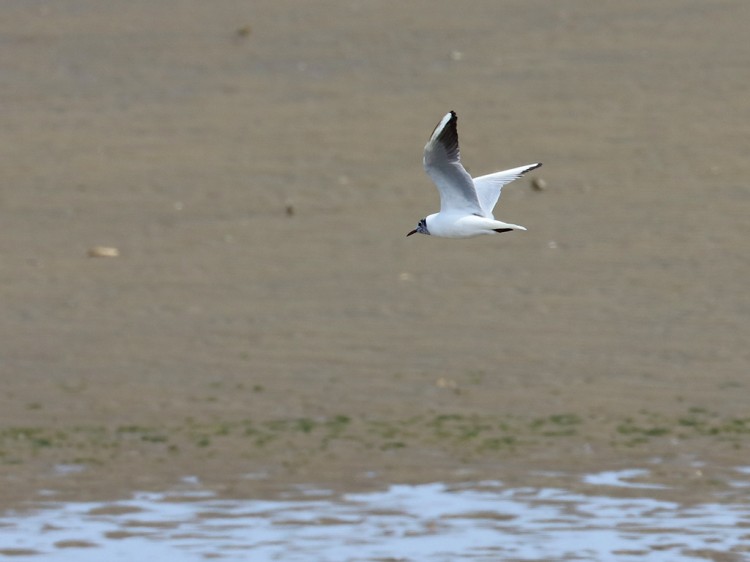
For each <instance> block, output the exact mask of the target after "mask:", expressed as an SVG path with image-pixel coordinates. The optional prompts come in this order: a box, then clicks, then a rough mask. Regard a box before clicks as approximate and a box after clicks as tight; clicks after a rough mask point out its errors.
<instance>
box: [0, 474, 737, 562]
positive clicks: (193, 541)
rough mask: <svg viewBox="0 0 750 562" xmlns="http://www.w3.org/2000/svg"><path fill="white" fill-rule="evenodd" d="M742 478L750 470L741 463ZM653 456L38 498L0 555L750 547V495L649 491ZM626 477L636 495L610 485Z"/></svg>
mask: <svg viewBox="0 0 750 562" xmlns="http://www.w3.org/2000/svg"><path fill="white" fill-rule="evenodd" d="M736 474H737V480H736V482H733V487H735V489H741V488H743V487H746V486H747V485H748V479H749V478H750V470H748V469H746V468H741V469H738V470H737V471H736ZM646 475H648V471H646V470H636V469H634V470H625V471H614V472H602V473H598V474H591V475H586V476H584V477H582V478H581V481H582V482H583V483H585V484H587V485H588V486H590V487H591V486H593V489H594V490H595V493H593V494H588V495H587V494H582V493H578V492H572V491H569V490H566V489H562V488H556V487H550V488H531V487H520V488H508V487H505V486H504V485H503V484H502V483H501V482H496V481H492V482H474V483H469V484H462V485H446V484H442V483H433V484H424V485H418V486H407V485H394V486H391V487H390V488H388V489H386V490H383V491H379V492H368V493H350V494H343V495H338V494H334V493H332V492H330V491H328V490H322V489H317V488H297V489H295V490H292V491H290V493H289V495H288V496H289V498H292V497H293V498H294V499H284V498H282V499H278V500H273V501H267V500H227V499H219V498H217V497H215V496H214V495H213V493H212V492H210V491H207V490H202V489H200V485H199V484H200V483H199V482H198V481H197V480H195V479H186V480H185V481H184V482H183V485H184V484H185V483H188V484H190V485H191V486H192V487H193V488H194V489H192V490H190V491H180V492H167V493H136V494H134V495H133V496H132V497H131V498H129V499H126V500H122V501H117V502H108V503H86V502H70V503H61V502H55V501H41V502H36V503H35V504H33V505H32V506H31V507H32V509H31V510H30V511H24V512H12V513H6V514H5V515H4V516H2V517H0V555H3V556H4V557H9V559H13V560H26V559H28V560H40V559H54V560H60V561H67V560H71V561H72V560H75V561H77V562H78V561H81V562H85V561H89V560H90V561H97V562H98V561H101V560H108V561H110V560H173V561H183V560H184V561H192V560H205V559H210V558H218V559H221V560H226V561H234V560H237V561H239V560H252V561H266V560H269V561H270V560H285V561H287V560H289V561H297V560H299V561H309V560H318V561H344V560H346V561H366V560H403V561H407V560H409V561H411V560H415V561H416V560H419V561H425V560H426V561H452V560H457V559H461V560H477V561H497V560H524V561H526V560H545V561H546V560H592V561H594V560H595V561H598V562H602V561H619V560H623V559H637V560H646V561H651V560H653V561H659V562H663V561H665V560H670V561H673V560H696V559H703V560H706V559H709V560H711V559H715V560H745V559H746V558H745V557H746V556H747V557H750V547H749V546H748V545H750V505H748V504H747V503H746V502H744V501H739V500H737V501H729V502H727V501H726V498H723V499H722V498H721V497H719V496H718V495H717V497H716V498H715V499H716V501H712V502H708V503H701V504H692V505H689V506H684V505H681V504H679V503H675V502H672V501H665V500H662V499H657V498H655V497H650V496H649V494H653V493H654V492H656V491H658V490H659V489H662V488H664V486H659V485H655V484H650V483H644V482H639V481H637V480H636V479H638V478H641V477H643V476H646ZM623 488H627V489H628V493H629V494H633V493H636V494H637V495H639V497H636V498H633V497H629V498H622V497H614V496H613V495H608V491H609V492H613V491H617V490H620V491H621V490H622V489H623Z"/></svg>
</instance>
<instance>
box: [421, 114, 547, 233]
mask: <svg viewBox="0 0 750 562" xmlns="http://www.w3.org/2000/svg"><path fill="white" fill-rule="evenodd" d="M457 121H458V117H456V112H455V111H451V112H449V113H446V114H445V116H444V117H443V118H442V119H441V120H440V123H438V124H437V127H435V130H434V131H433V132H432V135H431V136H430V140H429V141H427V144H426V145H425V147H424V169H425V171H426V172H427V175H428V176H430V179H432V181H433V183H434V184H435V185H436V186H437V188H438V191H439V192H440V212H439V213H433V214H431V215H429V216H427V217H425V218H423V219H422V220H420V221H419V223H418V224H417V228H415V229H414V230H412V231H411V232H409V234H407V236H411V235H412V234H416V233H417V232H418V233H420V234H428V235H431V236H440V237H443V238H473V237H474V236H480V235H482V234H500V233H502V232H508V231H511V230H526V229H525V228H524V227H523V226H520V225H517V224H510V223H507V222H502V221H499V220H495V217H494V216H493V214H492V210H493V209H494V208H495V205H496V204H497V200H498V199H500V191H501V190H502V188H503V186H504V185H505V184H508V183H510V182H512V181H513V180H517V179H518V178H520V177H521V176H522V175H524V174H525V173H526V172H529V171H531V170H535V169H536V168H538V167H540V166H541V165H542V164H541V163H540V162H536V163H534V164H527V165H526V166H519V167H518V168H512V169H510V170H505V171H503V172H495V173H494V174H488V175H486V176H480V177H478V178H474V179H472V178H471V176H470V175H469V173H468V172H467V171H466V170H465V169H464V167H463V165H462V164H461V155H460V153H459V149H458V131H457V130H456V122H457Z"/></svg>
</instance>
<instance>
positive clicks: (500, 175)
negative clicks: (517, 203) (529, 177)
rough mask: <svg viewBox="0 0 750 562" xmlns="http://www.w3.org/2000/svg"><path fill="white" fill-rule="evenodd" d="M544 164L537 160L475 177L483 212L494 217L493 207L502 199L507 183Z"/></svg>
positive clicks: (475, 186)
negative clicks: (501, 193)
mask: <svg viewBox="0 0 750 562" xmlns="http://www.w3.org/2000/svg"><path fill="white" fill-rule="evenodd" d="M541 165H542V164H541V163H540V162H537V163H535V164H527V165H526V166H519V167H518V168H513V169H511V170H505V171H503V172H495V173H494V174H487V175H486V176H480V177H478V178H474V180H473V181H474V188H475V189H476V192H477V197H478V198H479V203H480V205H481V206H482V214H483V215H484V216H486V217H488V218H492V209H494V208H495V205H497V200H498V199H500V192H501V191H502V189H503V186H504V185H505V184H508V183H510V182H512V181H513V180H517V179H518V178H520V177H521V176H522V175H524V174H525V173H526V172H530V171H531V170H536V169H537V168H539V167H540V166H541Z"/></svg>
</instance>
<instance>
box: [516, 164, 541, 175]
mask: <svg viewBox="0 0 750 562" xmlns="http://www.w3.org/2000/svg"><path fill="white" fill-rule="evenodd" d="M541 167H542V163H541V162H537V163H536V164H529V167H528V168H526V169H525V170H524V171H523V172H521V175H524V174H528V173H529V172H531V171H532V170H536V169H537V168H541Z"/></svg>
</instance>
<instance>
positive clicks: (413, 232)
mask: <svg viewBox="0 0 750 562" xmlns="http://www.w3.org/2000/svg"><path fill="white" fill-rule="evenodd" d="M416 233H417V229H416V228H415V229H414V230H412V231H411V232H410V233H409V234H407V235H406V237H407V238H408V237H409V236H411V235H412V234H416Z"/></svg>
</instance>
